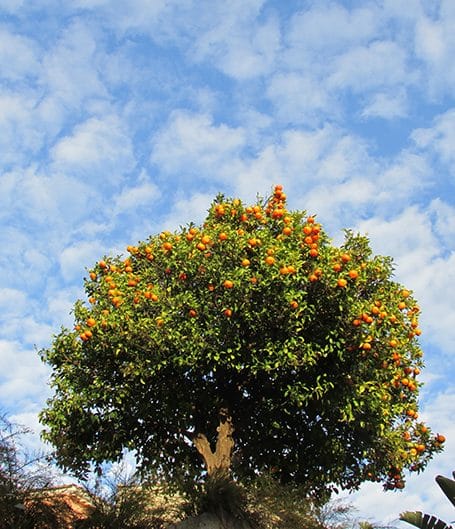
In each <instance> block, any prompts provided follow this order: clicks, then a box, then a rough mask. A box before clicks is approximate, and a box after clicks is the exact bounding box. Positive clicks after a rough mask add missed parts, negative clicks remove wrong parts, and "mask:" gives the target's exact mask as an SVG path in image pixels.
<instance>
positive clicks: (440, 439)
mask: <svg viewBox="0 0 455 529" xmlns="http://www.w3.org/2000/svg"><path fill="white" fill-rule="evenodd" d="M436 441H437V442H438V443H445V442H446V438H445V436H444V435H442V434H440V433H438V434H437V436H436Z"/></svg>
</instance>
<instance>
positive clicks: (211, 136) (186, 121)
mask: <svg viewBox="0 0 455 529" xmlns="http://www.w3.org/2000/svg"><path fill="white" fill-rule="evenodd" d="M244 144H245V133H244V131H243V129H241V128H233V127H229V126H228V125H225V124H224V123H221V124H219V125H217V124H215V123H213V120H212V118H211V117H210V116H208V115H205V114H189V113H187V112H183V111H175V112H173V113H172V115H171V118H170V120H169V122H168V123H167V125H166V126H165V127H164V128H163V129H162V130H161V131H160V132H158V133H157V134H156V136H155V137H154V142H153V147H152V154H151V160H152V162H153V163H155V164H157V165H158V166H159V168H160V169H161V170H163V171H165V172H166V173H180V177H181V178H185V177H188V176H194V175H199V176H201V177H206V176H209V177H210V178H211V179H216V178H223V177H224V178H226V174H225V173H226V172H227V171H226V170H227V168H228V167H229V168H231V164H232V160H233V159H235V158H236V157H237V156H239V153H240V151H241V149H242V147H243V146H244ZM229 173H230V177H231V176H232V171H231V170H229Z"/></svg>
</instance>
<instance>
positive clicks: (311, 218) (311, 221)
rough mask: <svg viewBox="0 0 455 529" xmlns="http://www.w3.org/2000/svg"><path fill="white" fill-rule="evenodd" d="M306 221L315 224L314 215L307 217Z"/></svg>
mask: <svg viewBox="0 0 455 529" xmlns="http://www.w3.org/2000/svg"><path fill="white" fill-rule="evenodd" d="M306 221H307V222H308V224H314V217H307V219H306Z"/></svg>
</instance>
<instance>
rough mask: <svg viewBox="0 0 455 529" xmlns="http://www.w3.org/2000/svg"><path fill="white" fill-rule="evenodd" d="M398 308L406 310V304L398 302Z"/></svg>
mask: <svg viewBox="0 0 455 529" xmlns="http://www.w3.org/2000/svg"><path fill="white" fill-rule="evenodd" d="M398 308H399V309H400V310H404V309H405V308H406V303H405V302H404V301H400V303H398Z"/></svg>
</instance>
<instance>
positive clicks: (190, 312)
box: [188, 309, 197, 318]
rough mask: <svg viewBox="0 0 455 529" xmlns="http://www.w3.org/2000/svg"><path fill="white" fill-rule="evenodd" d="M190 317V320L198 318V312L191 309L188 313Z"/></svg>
mask: <svg viewBox="0 0 455 529" xmlns="http://www.w3.org/2000/svg"><path fill="white" fill-rule="evenodd" d="M188 316H189V317H190V318H195V317H196V316H197V312H196V311H195V310H194V309H190V310H189V311H188Z"/></svg>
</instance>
